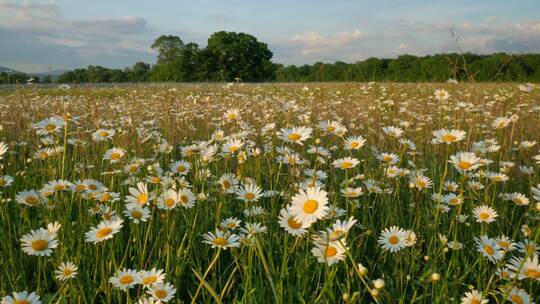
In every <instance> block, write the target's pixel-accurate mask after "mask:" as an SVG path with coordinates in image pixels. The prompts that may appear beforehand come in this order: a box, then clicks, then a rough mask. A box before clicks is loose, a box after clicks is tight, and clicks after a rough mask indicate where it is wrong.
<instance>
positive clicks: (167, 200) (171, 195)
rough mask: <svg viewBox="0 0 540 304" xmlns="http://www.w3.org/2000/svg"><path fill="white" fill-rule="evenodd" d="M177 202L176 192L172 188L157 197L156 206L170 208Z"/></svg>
mask: <svg viewBox="0 0 540 304" xmlns="http://www.w3.org/2000/svg"><path fill="white" fill-rule="evenodd" d="M177 204H178V193H177V192H176V191H174V190H173V189H168V190H167V191H165V192H164V193H163V194H161V195H160V196H159V198H158V208H159V209H163V210H172V209H174V208H175V207H176V205H177Z"/></svg>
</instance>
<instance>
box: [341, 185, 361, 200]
mask: <svg viewBox="0 0 540 304" xmlns="http://www.w3.org/2000/svg"><path fill="white" fill-rule="evenodd" d="M341 194H342V195H343V196H344V197H347V198H357V197H360V196H361V195H362V194H364V190H363V189H362V187H357V188H351V187H347V188H345V189H342V190H341Z"/></svg>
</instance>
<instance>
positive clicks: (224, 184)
mask: <svg viewBox="0 0 540 304" xmlns="http://www.w3.org/2000/svg"><path fill="white" fill-rule="evenodd" d="M221 184H222V185H223V188H225V189H229V188H230V187H231V182H230V181H228V180H224V181H223V182H222V183H221Z"/></svg>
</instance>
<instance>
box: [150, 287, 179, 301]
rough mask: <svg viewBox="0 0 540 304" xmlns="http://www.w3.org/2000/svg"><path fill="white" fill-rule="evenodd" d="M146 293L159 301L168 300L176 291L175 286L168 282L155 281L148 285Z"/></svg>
mask: <svg viewBox="0 0 540 304" xmlns="http://www.w3.org/2000/svg"><path fill="white" fill-rule="evenodd" d="M146 293H147V294H149V295H151V296H152V297H153V298H154V299H156V300H159V301H161V302H169V301H170V300H171V299H172V298H173V297H174V294H175V293H176V288H174V286H173V285H172V284H170V283H157V284H153V285H151V286H150V287H148V290H147V291H146Z"/></svg>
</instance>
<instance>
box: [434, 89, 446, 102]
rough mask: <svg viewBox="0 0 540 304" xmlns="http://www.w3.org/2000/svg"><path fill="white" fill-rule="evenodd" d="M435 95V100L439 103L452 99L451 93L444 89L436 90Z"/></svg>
mask: <svg viewBox="0 0 540 304" xmlns="http://www.w3.org/2000/svg"><path fill="white" fill-rule="evenodd" d="M433 95H435V99H437V100H438V101H447V100H448V99H449V98H450V93H448V91H447V90H444V89H438V90H435V92H434V93H433Z"/></svg>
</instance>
